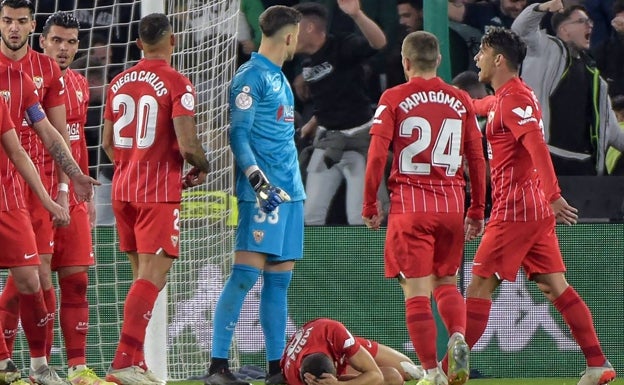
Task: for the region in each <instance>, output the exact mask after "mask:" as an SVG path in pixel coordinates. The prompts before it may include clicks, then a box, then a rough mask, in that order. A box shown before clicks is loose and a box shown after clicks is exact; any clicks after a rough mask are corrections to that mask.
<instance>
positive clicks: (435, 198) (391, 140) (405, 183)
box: [362, 31, 485, 385]
mask: <svg viewBox="0 0 624 385" xmlns="http://www.w3.org/2000/svg"><path fill="white" fill-rule="evenodd" d="M402 56H403V68H404V71H405V74H406V78H408V79H409V80H408V82H407V83H405V84H402V85H399V86H396V87H393V88H391V89H389V90H386V91H385V92H384V93H383V95H382V96H381V98H380V100H379V105H378V107H377V111H376V112H375V118H374V120H373V126H372V128H371V136H372V138H371V144H370V147H369V150H368V160H367V165H366V178H365V185H364V207H363V210H362V216H363V218H364V221H365V223H366V225H367V226H368V227H370V228H373V229H377V228H379V225H380V221H381V215H380V212H379V208H378V206H377V190H378V189H379V185H380V182H381V178H382V175H383V172H384V167H385V164H386V158H387V155H388V148H389V147H390V144H392V152H393V154H394V159H393V161H392V170H391V172H390V176H389V178H388V183H387V184H388V189H389V190H390V213H389V216H388V229H387V235H386V245H385V252H384V254H385V275H386V277H388V278H398V279H399V283H400V285H401V288H402V289H403V293H404V296H405V308H406V309H405V313H406V314H405V316H406V322H407V329H408V332H409V335H410V338H411V340H412V343H413V344H414V348H415V350H416V354H417V356H418V358H419V360H420V362H421V364H422V366H423V369H425V371H426V375H425V377H424V378H423V379H421V380H420V381H419V382H418V384H419V385H440V384H442V383H444V382H445V380H446V379H445V378H444V373H442V372H441V370H440V369H438V362H437V355H436V347H435V344H432V343H431V341H432V340H435V336H436V325H435V321H434V318H433V313H432V310H431V304H430V297H431V294H432V293H433V296H434V298H435V300H436V302H437V305H438V309H439V311H440V316H441V317H442V320H443V321H444V324H445V326H446V328H447V330H448V332H449V335H450V336H451V337H450V339H449V343H448V346H449V353H450V354H449V372H448V374H449V378H448V381H449V383H450V384H463V383H465V382H466V381H467V379H468V372H469V370H468V369H469V368H468V364H469V363H468V355H469V349H468V346H467V345H466V342H465V341H464V333H465V328H466V318H465V314H466V313H465V304H464V299H463V297H462V295H461V293H460V292H459V291H458V289H457V271H458V269H459V267H460V266H461V263H462V255H463V248H464V239H467V240H470V239H472V238H474V237H476V236H477V235H478V234H480V233H481V231H482V229H483V215H484V209H485V159H484V157H483V145H482V141H481V137H482V136H481V132H480V131H479V126H478V124H477V119H476V116H475V113H474V111H473V109H472V102H471V100H470V97H469V96H468V94H466V93H465V92H464V91H461V90H459V89H457V88H455V87H452V86H450V85H448V84H446V83H444V81H442V80H441V79H440V78H439V77H437V75H436V70H437V67H438V65H439V64H440V60H441V56H440V50H439V43H438V40H437V38H436V37H435V36H434V35H432V34H430V33H428V32H424V31H417V32H413V33H410V34H409V35H408V36H407V37H406V38H405V39H404V40H403V46H402ZM464 155H466V159H467V161H468V167H469V174H470V180H471V181H472V195H471V196H472V201H471V205H470V208H469V209H468V213H467V216H466V219H465V220H464V187H465V180H464V173H463V158H464Z"/></svg>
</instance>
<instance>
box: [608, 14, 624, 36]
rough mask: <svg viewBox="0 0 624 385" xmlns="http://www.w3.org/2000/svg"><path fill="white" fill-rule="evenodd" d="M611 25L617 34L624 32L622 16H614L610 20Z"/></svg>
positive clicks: (623, 17)
mask: <svg viewBox="0 0 624 385" xmlns="http://www.w3.org/2000/svg"><path fill="white" fill-rule="evenodd" d="M611 26H612V27H613V29H615V31H616V32H618V33H619V34H622V33H624V16H616V17H614V18H613V19H612V20H611Z"/></svg>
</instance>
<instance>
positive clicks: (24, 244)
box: [0, 209, 40, 268]
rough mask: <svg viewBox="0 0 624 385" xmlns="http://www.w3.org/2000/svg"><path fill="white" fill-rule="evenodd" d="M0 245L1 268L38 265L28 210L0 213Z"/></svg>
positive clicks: (35, 244) (37, 255)
mask: <svg viewBox="0 0 624 385" xmlns="http://www.w3.org/2000/svg"><path fill="white" fill-rule="evenodd" d="M0 244H1V245H2V252H1V253H0V267H1V268H11V267H18V266H32V265H39V264H40V261H39V254H38V253H37V243H36V242H35V233H34V231H33V228H32V225H31V224H30V215H28V210H26V209H16V210H10V211H0Z"/></svg>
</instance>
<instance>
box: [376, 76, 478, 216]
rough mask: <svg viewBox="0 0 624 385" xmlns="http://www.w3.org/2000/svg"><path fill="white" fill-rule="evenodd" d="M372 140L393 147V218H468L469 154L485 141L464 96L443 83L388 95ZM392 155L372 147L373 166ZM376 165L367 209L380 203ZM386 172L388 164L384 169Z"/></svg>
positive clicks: (417, 82) (413, 84)
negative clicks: (444, 215) (465, 161)
mask: <svg viewBox="0 0 624 385" xmlns="http://www.w3.org/2000/svg"><path fill="white" fill-rule="evenodd" d="M371 135H373V140H375V135H378V136H379V137H382V138H385V139H386V140H388V141H391V146H392V152H393V160H392V169H391V171H390V176H389V178H388V189H389V190H390V202H391V205H390V213H397V214H398V213H413V212H435V213H463V212H464V186H465V180H464V170H463V157H464V148H465V145H466V143H468V142H469V141H480V140H481V132H480V131H479V126H478V124H477V119H476V116H475V114H474V111H473V109H472V103H471V101H470V99H469V97H468V95H467V94H466V93H465V92H464V91H461V90H459V89H457V88H455V87H452V86H450V85H448V84H446V83H444V81H442V80H441V79H440V78H437V77H436V78H432V79H428V80H427V79H423V78H412V79H410V81H409V82H407V83H405V84H402V85H399V86H396V87H393V88H391V89H388V90H386V91H385V92H384V93H383V95H382V96H381V98H380V100H379V105H378V107H377V111H376V112H375V118H374V120H373V126H372V128H371ZM382 151H383V152H384V153H383V154H382V153H381V152H382ZM377 152H380V153H377ZM386 155H387V150H386V149H383V148H380V147H377V146H373V145H371V148H370V150H369V161H370V159H372V158H375V157H377V158H378V159H385V156H386ZM477 155H478V154H477ZM480 156H481V159H483V155H482V154H481V155H480ZM382 157H383V158H382ZM377 163H380V162H377ZM371 164H372V163H371V162H369V163H368V165H367V170H366V186H365V190H364V191H365V193H364V204H365V206H366V205H370V204H374V202H375V201H376V199H377V188H378V186H379V179H380V176H381V174H382V171H381V170H379V169H376V167H377V166H372V165H371ZM384 166H385V162H383V165H382V164H379V167H384ZM480 205H481V206H482V205H483V204H481V203H480ZM481 215H482V214H481Z"/></svg>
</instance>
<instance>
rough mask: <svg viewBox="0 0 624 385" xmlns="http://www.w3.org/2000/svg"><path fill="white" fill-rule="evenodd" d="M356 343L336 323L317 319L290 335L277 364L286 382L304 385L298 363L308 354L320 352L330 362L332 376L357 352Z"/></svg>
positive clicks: (356, 341)
mask: <svg viewBox="0 0 624 385" xmlns="http://www.w3.org/2000/svg"><path fill="white" fill-rule="evenodd" d="M360 346H361V345H360V342H359V340H358V339H357V338H356V337H354V336H353V335H351V333H350V332H349V330H347V328H346V327H345V326H344V325H343V324H342V323H340V322H338V321H335V320H332V319H329V318H319V319H315V320H313V321H310V322H308V323H306V324H305V325H303V326H302V327H301V328H300V329H299V330H297V331H296V332H295V334H293V336H292V337H291V338H290V340H289V341H288V343H287V344H286V349H284V354H283V355H282V359H281V361H280V365H281V367H282V371H283V372H284V377H285V378H286V382H287V383H288V384H290V385H305V384H304V382H303V381H302V380H301V376H300V369H301V361H302V360H303V358H305V356H307V355H309V354H312V353H324V354H326V355H327V356H329V357H331V358H332V359H333V360H334V365H335V366H336V374H337V375H338V376H340V375H342V374H345V372H346V368H347V365H348V363H349V362H348V359H349V358H351V357H352V356H353V355H354V354H355V353H357V352H358V350H359V349H360Z"/></svg>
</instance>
